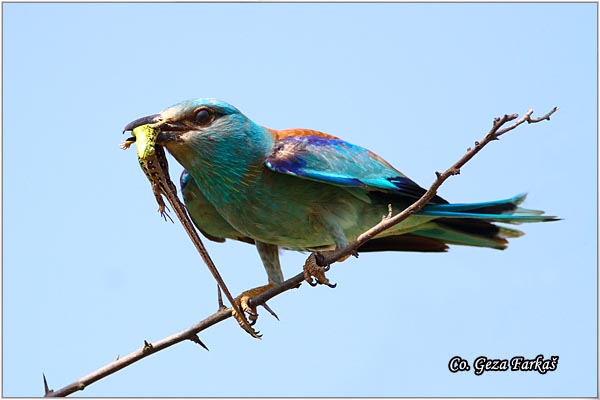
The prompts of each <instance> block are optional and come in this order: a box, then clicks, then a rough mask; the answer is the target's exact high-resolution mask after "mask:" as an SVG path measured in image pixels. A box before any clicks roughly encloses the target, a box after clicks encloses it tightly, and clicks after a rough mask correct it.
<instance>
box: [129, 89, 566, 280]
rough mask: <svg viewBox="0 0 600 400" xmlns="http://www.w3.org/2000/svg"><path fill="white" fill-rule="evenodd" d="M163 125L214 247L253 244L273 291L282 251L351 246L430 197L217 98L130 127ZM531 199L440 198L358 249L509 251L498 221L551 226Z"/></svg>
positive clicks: (352, 148)
mask: <svg viewBox="0 0 600 400" xmlns="http://www.w3.org/2000/svg"><path fill="white" fill-rule="evenodd" d="M147 123H154V124H158V125H159V126H160V129H161V133H160V134H159V135H158V139H157V143H158V144H160V145H163V146H165V147H166V148H167V149H168V151H169V152H170V153H171V154H172V155H173V156H174V157H175V159H177V161H178V162H179V163H180V164H181V165H183V166H184V168H185V171H184V172H183V174H182V176H181V190H182V193H183V198H184V201H185V204H186V207H187V209H188V211H189V213H190V216H191V218H192V220H193V222H194V224H195V225H196V226H197V227H198V229H199V230H200V231H201V232H202V233H203V234H204V235H205V236H206V237H208V238H209V239H211V240H215V241H220V242H222V241H224V240H225V239H234V240H239V241H243V242H247V243H253V244H255V245H256V247H257V250H258V252H259V255H260V257H261V259H262V262H263V264H264V266H265V269H266V271H267V275H268V278H269V282H270V283H271V284H274V283H279V282H281V281H282V280H283V274H282V272H281V267H280V263H279V252H278V251H279V249H280V248H284V249H292V250H302V251H307V250H309V251H327V250H332V249H334V248H336V247H341V246H345V245H346V244H347V243H348V242H349V241H350V240H352V239H354V238H356V237H357V236H358V235H359V234H360V233H362V232H363V231H365V230H367V229H368V228H370V227H372V226H374V225H375V224H376V223H378V222H379V221H381V217H382V215H385V214H387V212H388V204H391V205H392V208H393V211H394V213H398V212H400V211H401V210H403V209H404V208H406V207H407V206H408V205H410V204H411V203H412V202H414V201H415V200H416V199H418V198H419V197H420V196H421V195H422V194H423V193H424V192H425V190H424V189H423V188H422V187H420V186H419V185H417V184H416V183H415V182H413V181H412V180H411V179H409V178H408V177H407V176H405V175H404V174H402V173H401V172H400V171H398V170H397V169H395V168H394V167H393V166H392V165H391V164H389V163H388V162H387V161H385V160H383V159H382V158H381V157H379V156H378V155H376V154H374V153H373V152H371V151H369V150H367V149H365V148H363V147H360V146H357V145H354V144H350V143H348V142H345V141H343V140H341V139H339V138H337V137H335V136H332V135H328V134H325V133H322V132H318V131H313V130H308V129H288V130H279V131H278V130H273V129H268V128H265V127H262V126H259V125H257V124H256V123H254V122H253V121H252V120H250V119H248V118H247V117H246V116H245V115H243V114H242V113H241V112H240V111H239V110H237V109H236V108H235V107H233V106H231V105H229V104H227V103H224V102H222V101H218V100H213V99H197V100H190V101H185V102H182V103H179V104H176V105H174V106H172V107H169V108H167V109H165V110H163V111H162V112H160V113H159V114H156V115H151V116H149V117H144V118H140V119H138V120H135V121H133V122H132V123H130V124H128V125H127V126H126V127H125V130H131V129H133V128H135V127H136V126H140V125H143V124H147ZM524 199H525V195H523V194H522V195H518V196H515V197H512V198H509V199H505V200H499V201H490V202H484V203H472V204H450V203H448V202H447V201H446V200H444V199H443V198H441V197H439V196H436V197H434V198H433V199H432V200H431V202H430V203H429V204H428V205H427V206H425V207H424V208H423V209H422V210H421V211H420V212H419V213H417V214H415V215H413V216H411V217H410V218H408V219H406V220H404V221H403V222H401V223H400V224H398V225H396V226H394V227H393V228H391V229H390V230H388V231H386V232H384V233H382V234H380V235H379V236H378V237H376V238H375V239H372V240H371V241H369V242H367V243H366V244H365V245H363V246H362V247H361V248H359V252H361V251H363V252H364V251H385V250H396V251H425V252H439V251H446V250H447V248H448V246H447V245H448V244H457V245H468V246H479V247H490V248H495V249H504V248H505V247H506V246H507V243H508V241H507V239H508V238H515V237H518V236H521V235H522V232H521V231H519V230H516V229H514V228H508V227H503V226H499V225H497V224H496V223H498V222H500V223H508V224H519V223H525V222H543V221H553V220H556V217H553V216H545V215H543V212H542V211H537V210H528V209H524V208H521V207H520V206H519V204H520V203H522V202H523V200H524Z"/></svg>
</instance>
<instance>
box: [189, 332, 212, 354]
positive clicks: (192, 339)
mask: <svg viewBox="0 0 600 400" xmlns="http://www.w3.org/2000/svg"><path fill="white" fill-rule="evenodd" d="M189 339H190V340H191V341H192V342H194V343H196V344H199V345H200V346H201V347H202V348H204V349H205V350H206V351H210V350H208V347H206V345H205V344H204V343H203V342H202V340H200V338H199V337H198V335H196V334H194V335H190V337H189Z"/></svg>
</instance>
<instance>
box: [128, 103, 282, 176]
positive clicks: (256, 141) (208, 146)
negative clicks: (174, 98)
mask: <svg viewBox="0 0 600 400" xmlns="http://www.w3.org/2000/svg"><path fill="white" fill-rule="evenodd" d="M147 124H149V125H152V127H154V128H158V129H159V133H158V135H157V137H156V143H157V144H158V145H162V146H165V147H166V148H167V150H169V153H171V154H172V155H173V156H174V157H175V158H176V159H177V161H178V162H179V163H180V164H181V165H183V166H184V167H185V168H187V169H188V170H190V171H198V170H199V169H201V168H207V167H211V168H212V166H214V165H229V166H231V165H232V163H237V164H239V165H238V167H239V168H238V169H239V170H240V171H241V169H242V167H244V168H245V166H246V165H248V164H249V163H252V162H258V161H257V160H261V159H262V158H264V157H265V156H266V154H268V152H269V151H270V150H271V148H272V146H273V137H272V136H271V134H270V133H269V132H268V131H267V130H266V129H265V128H262V127H260V126H258V125H256V124H255V123H254V122H252V121H251V120H250V119H248V118H247V117H246V116H245V115H244V114H242V113H241V112H240V111H239V110H238V109H237V108H235V107H233V106H232V105H230V104H227V103H225V102H223V101H219V100H215V99H196V100H188V101H183V102H181V103H178V104H175V105H174V106H171V107H169V108H166V109H164V110H163V111H161V112H160V113H158V114H154V115H149V116H147V117H143V118H138V119H136V120H135V121H132V122H130V123H129V124H127V125H126V126H125V128H124V131H132V130H133V129H135V128H137V127H139V126H142V125H147ZM132 142H135V137H131V138H128V139H127V140H126V143H129V144H131V143H132ZM231 168H233V167H231Z"/></svg>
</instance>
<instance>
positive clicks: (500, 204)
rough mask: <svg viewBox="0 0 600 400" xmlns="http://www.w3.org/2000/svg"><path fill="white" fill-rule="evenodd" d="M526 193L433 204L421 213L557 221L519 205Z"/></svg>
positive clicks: (523, 220)
mask: <svg viewBox="0 0 600 400" xmlns="http://www.w3.org/2000/svg"><path fill="white" fill-rule="evenodd" d="M526 196H527V195H526V194H519V195H517V196H514V197H511V198H509V199H505V200H497V201H488V202H484V203H470V204H467V203H461V204H433V205H427V206H425V207H424V208H423V210H421V212H420V214H421V215H428V216H432V217H442V218H461V219H463V218H472V219H476V220H483V221H492V222H504V223H508V224H520V223H523V222H546V221H556V220H557V219H558V218H557V217H555V216H550V215H543V214H544V212H543V211H540V210H529V209H526V208H522V207H519V204H521V203H522V202H523V201H524V200H525V197H526Z"/></svg>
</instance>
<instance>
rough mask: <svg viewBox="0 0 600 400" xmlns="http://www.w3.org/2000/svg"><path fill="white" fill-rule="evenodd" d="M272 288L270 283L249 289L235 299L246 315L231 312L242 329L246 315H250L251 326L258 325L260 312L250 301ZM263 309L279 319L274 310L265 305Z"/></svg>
mask: <svg viewBox="0 0 600 400" xmlns="http://www.w3.org/2000/svg"><path fill="white" fill-rule="evenodd" d="M272 287H273V284H271V283H269V284H268V285H264V286H259V287H256V288H254V289H249V290H246V291H245V292H243V293H242V294H240V295H239V296H238V297H236V298H235V299H234V300H235V301H236V302H237V304H238V305H239V306H240V309H241V310H242V312H243V313H244V315H241V316H240V315H237V313H236V312H235V310H234V309H232V310H231V313H232V315H233V317H234V318H235V319H236V321H237V322H238V323H239V324H240V325H241V326H242V327H243V326H244V323H243V320H242V318H246V314H248V323H249V324H250V326H253V325H254V324H256V321H257V320H258V311H257V310H256V306H251V305H250V299H252V298H253V297H256V296H258V295H259V294H261V293H264V292H265V291H267V290H268V289H270V288H272ZM263 307H265V309H267V311H269V312H270V313H271V314H272V315H273V316H274V317H275V318H277V319H279V318H278V317H277V314H275V313H274V312H273V310H271V309H270V308H269V306H267V305H266V304H265V305H263ZM256 334H257V337H260V336H262V335H258V332H256Z"/></svg>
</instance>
